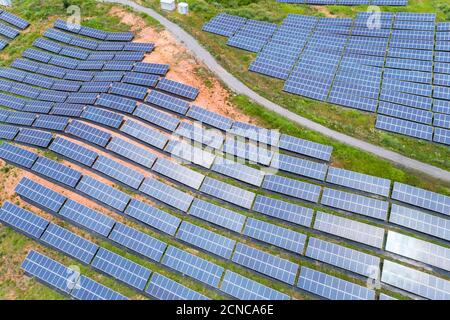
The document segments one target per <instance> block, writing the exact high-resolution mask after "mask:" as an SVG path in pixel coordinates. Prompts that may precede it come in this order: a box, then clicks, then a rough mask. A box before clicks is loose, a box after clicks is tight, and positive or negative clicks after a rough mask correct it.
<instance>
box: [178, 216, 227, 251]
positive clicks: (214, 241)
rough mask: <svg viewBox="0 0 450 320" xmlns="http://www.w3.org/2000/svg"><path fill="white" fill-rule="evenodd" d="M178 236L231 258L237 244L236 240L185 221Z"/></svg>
mask: <svg viewBox="0 0 450 320" xmlns="http://www.w3.org/2000/svg"><path fill="white" fill-rule="evenodd" d="M177 238H178V239H180V240H182V241H184V242H187V243H189V244H192V245H194V246H196V247H198V248H200V249H203V250H205V251H208V252H211V253H213V254H215V255H218V256H220V257H223V258H225V259H230V258H231V254H232V252H233V249H234V246H235V244H236V241H235V240H232V239H230V238H227V237H224V236H222V235H219V234H217V233H215V232H212V231H209V230H207V229H204V228H201V227H198V226H196V225H194V224H192V223H189V222H186V221H183V222H182V223H181V226H180V228H179V229H178V232H177Z"/></svg>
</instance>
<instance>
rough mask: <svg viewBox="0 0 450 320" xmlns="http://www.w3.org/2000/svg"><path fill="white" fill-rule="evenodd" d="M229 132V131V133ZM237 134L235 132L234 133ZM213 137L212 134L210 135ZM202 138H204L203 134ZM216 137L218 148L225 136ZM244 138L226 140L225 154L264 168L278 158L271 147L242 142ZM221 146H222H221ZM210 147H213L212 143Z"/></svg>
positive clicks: (228, 138)
mask: <svg viewBox="0 0 450 320" xmlns="http://www.w3.org/2000/svg"><path fill="white" fill-rule="evenodd" d="M228 132H229V131H228ZM234 132H235V131H234ZM210 135H211V136H213V135H212V134H210ZM202 136H204V135H203V134H202ZM213 137H214V142H216V144H217V147H218V148H219V147H220V145H222V143H223V134H220V135H219V134H217V136H216V137H215V136H213ZM241 138H242V137H229V136H227V137H226V138H225V143H224V145H223V152H224V153H226V154H227V156H229V155H233V156H236V157H238V158H242V159H245V160H249V163H260V164H262V165H264V166H269V165H270V162H271V161H272V159H273V158H274V157H276V152H275V151H272V150H271V148H270V147H267V146H266V145H265V144H264V143H258V144H256V143H252V142H244V141H241V140H243V139H241ZM219 144H220V145H219ZM209 146H211V147H213V146H212V144H211V143H210V144H209Z"/></svg>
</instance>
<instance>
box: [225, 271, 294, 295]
mask: <svg viewBox="0 0 450 320" xmlns="http://www.w3.org/2000/svg"><path fill="white" fill-rule="evenodd" d="M220 290H221V291H223V292H225V293H226V294H229V295H230V296H233V297H235V298H237V299H239V300H289V299H290V298H289V296H288V295H287V294H284V293H281V292H279V291H277V290H274V289H272V288H269V287H266V286H265V285H263V284H261V283H259V282H256V281H253V280H251V279H249V278H246V277H244V276H241V275H240V274H237V273H235V272H233V271H230V270H227V271H226V272H225V277H224V278H223V281H222V285H221V286H220Z"/></svg>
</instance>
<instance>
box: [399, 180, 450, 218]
mask: <svg viewBox="0 0 450 320" xmlns="http://www.w3.org/2000/svg"><path fill="white" fill-rule="evenodd" d="M392 199H395V200H399V201H402V202H405V203H409V204H412V205H414V206H417V207H421V208H425V209H428V210H432V211H436V212H439V213H442V214H445V215H450V197H449V196H445V195H442V194H438V193H436V192H431V191H428V190H425V189H421V188H417V187H413V186H410V185H407V184H403V183H400V182H394V189H393V190H392Z"/></svg>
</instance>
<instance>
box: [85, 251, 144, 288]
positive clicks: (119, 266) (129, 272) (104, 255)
mask: <svg viewBox="0 0 450 320" xmlns="http://www.w3.org/2000/svg"><path fill="white" fill-rule="evenodd" d="M91 265H92V267H94V268H96V269H98V270H100V271H102V272H104V273H106V274H108V275H111V276H113V277H114V278H116V279H118V280H120V281H122V282H124V283H126V284H128V285H130V286H132V287H134V288H136V289H138V290H144V289H145V285H146V284H147V281H148V279H149V278H150V274H151V270H149V269H147V268H144V267H142V266H141V265H139V264H137V263H135V262H133V261H131V260H128V259H125V258H123V257H122V256H120V255H118V254H115V253H113V252H111V251H109V250H106V249H104V248H100V249H99V250H98V252H97V254H96V255H95V258H94V260H93V261H92V264H91Z"/></svg>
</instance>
